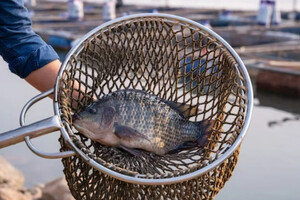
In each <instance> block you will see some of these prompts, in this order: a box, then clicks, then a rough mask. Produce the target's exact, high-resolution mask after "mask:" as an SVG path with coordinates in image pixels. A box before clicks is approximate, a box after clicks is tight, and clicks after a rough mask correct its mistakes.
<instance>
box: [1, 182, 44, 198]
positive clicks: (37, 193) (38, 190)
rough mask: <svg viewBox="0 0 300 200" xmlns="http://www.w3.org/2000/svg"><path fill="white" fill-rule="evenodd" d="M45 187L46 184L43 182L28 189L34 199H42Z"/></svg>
mask: <svg viewBox="0 0 300 200" xmlns="http://www.w3.org/2000/svg"><path fill="white" fill-rule="evenodd" d="M44 187H45V186H44V185H43V184H39V185H36V186H34V187H32V188H30V189H28V192H29V193H30V194H31V196H32V199H33V200H41V198H42V196H43V189H44ZM0 200H1V199H0Z"/></svg>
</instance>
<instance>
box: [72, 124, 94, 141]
mask: <svg viewBox="0 0 300 200" xmlns="http://www.w3.org/2000/svg"><path fill="white" fill-rule="evenodd" d="M73 126H74V127H75V128H76V130H77V131H79V133H81V134H83V135H85V136H86V137H88V138H90V139H94V138H95V134H94V133H93V132H92V131H90V130H88V129H87V128H85V127H83V126H81V125H79V124H77V123H73Z"/></svg>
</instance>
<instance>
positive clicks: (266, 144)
mask: <svg viewBox="0 0 300 200" xmlns="http://www.w3.org/2000/svg"><path fill="white" fill-rule="evenodd" d="M0 65H1V67H0V79H1V83H2V84H1V85H0V91H1V92H2V95H1V105H0V109H1V111H2V112H1V115H0V121H1V122H2V123H1V127H0V132H4V131H7V130H10V129H14V128H17V127H18V126H19V125H18V116H19V113H20V111H21V109H22V107H23V105H24V104H25V103H26V102H27V101H28V100H29V99H30V98H31V97H33V96H35V95H37V94H38V92H37V91H36V90H35V89H33V88H32V87H31V86H30V85H28V84H27V83H25V81H23V80H21V79H19V78H18V77H16V76H14V75H12V74H11V73H10V72H9V70H8V68H7V64H6V63H5V62H4V61H2V60H0ZM256 96H257V98H256V99H255V106H254V112H253V117H252V121H251V124H250V127H249V130H248V132H247V136H246V138H245V140H244V142H243V145H242V148H241V153H240V157H239V162H238V164H237V166H236V169H235V171H234V173H233V177H232V178H231V179H230V180H229V181H228V182H227V183H226V185H225V187H224V188H223V189H222V190H221V191H220V193H219V195H218V196H217V197H216V200H224V199H231V200H241V199H243V200H253V199H256V200H266V199H272V200H282V199H289V200H298V199H300V191H299V186H300V173H299V170H300V159H299V158H300V151H299V141H300V132H299V129H300V123H299V122H300V121H299V120H296V119H295V118H296V117H297V116H299V115H300V100H299V99H288V98H285V97H278V96H276V95H272V94H268V93H264V92H256ZM41 110H42V112H41ZM51 115H53V109H52V101H51V100H50V99H45V100H42V101H41V102H39V103H38V104H37V105H36V106H34V107H33V108H32V110H30V112H29V113H28V117H29V118H28V122H33V121H37V120H41V119H44V118H46V117H49V116H51ZM270 122H271V123H270ZM269 124H272V125H273V126H271V127H270V126H269ZM57 139H58V134H57V133H53V134H50V135H47V136H43V137H41V138H38V139H35V140H34V143H35V144H36V145H37V146H38V147H39V148H41V149H43V150H44V151H48V152H55V151H58V149H59V144H58V142H57ZM0 155H1V156H4V157H5V158H6V159H7V160H9V161H10V162H11V163H12V164H13V165H15V166H16V167H17V168H18V169H19V170H21V171H22V172H23V173H24V175H25V178H26V182H25V185H26V186H27V187H31V186H33V185H36V184H39V183H45V182H47V181H51V180H53V179H55V178H57V177H60V176H63V172H62V169H63V168H62V164H61V162H60V160H47V159H43V158H39V157H38V156H36V155H34V154H33V153H31V152H30V151H29V150H28V148H27V147H26V145H25V144H24V143H21V144H17V145H13V146H10V147H7V148H5V149H1V150H0Z"/></svg>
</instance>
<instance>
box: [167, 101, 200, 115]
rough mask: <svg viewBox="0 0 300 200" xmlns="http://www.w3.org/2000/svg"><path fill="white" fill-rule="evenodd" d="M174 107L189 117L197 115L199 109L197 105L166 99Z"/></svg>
mask: <svg viewBox="0 0 300 200" xmlns="http://www.w3.org/2000/svg"><path fill="white" fill-rule="evenodd" d="M164 102H165V103H166V104H168V105H169V106H170V107H171V108H172V109H174V110H176V111H177V112H178V113H179V114H180V115H181V116H182V117H184V118H186V119H188V118H190V117H193V116H196V115H197V111H198V106H197V105H194V106H192V105H190V104H185V103H178V102H174V101H167V100H164Z"/></svg>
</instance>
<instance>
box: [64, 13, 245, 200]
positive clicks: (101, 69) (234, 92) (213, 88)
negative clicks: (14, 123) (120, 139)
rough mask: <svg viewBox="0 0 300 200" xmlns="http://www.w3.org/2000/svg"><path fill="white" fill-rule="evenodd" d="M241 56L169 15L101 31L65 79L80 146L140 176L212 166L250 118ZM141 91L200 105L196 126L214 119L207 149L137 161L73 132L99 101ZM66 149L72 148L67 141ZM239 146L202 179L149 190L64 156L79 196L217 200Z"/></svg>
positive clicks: (67, 116)
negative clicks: (121, 91)
mask: <svg viewBox="0 0 300 200" xmlns="http://www.w3.org/2000/svg"><path fill="white" fill-rule="evenodd" d="M240 71H241V69H240V66H239V64H238V63H237V61H236V59H235V58H234V57H233V56H232V55H231V54H230V53H229V52H228V50H227V49H226V47H225V46H224V45H223V44H222V43H221V42H220V41H218V40H217V39H216V38H215V37H214V36H212V35H210V34H209V33H208V32H206V31H204V30H203V29H201V28H200V27H198V26H195V25H192V24H189V23H187V22H183V21H180V20H175V19H173V18H168V17H138V18H135V19H131V20H124V21H119V22H116V23H114V24H110V25H108V26H107V27H104V28H102V29H100V30H99V31H97V32H95V33H94V34H93V35H91V36H90V37H89V38H87V39H86V40H85V41H83V42H82V43H81V45H80V46H79V48H77V50H76V51H75V52H74V54H73V55H72V56H71V57H70V59H69V60H68V63H67V65H66V67H65V69H64V72H63V75H62V76H61V78H60V81H59V88H60V89H59V90H60V91H59V98H58V100H59V111H60V114H61V119H62V121H63V123H64V125H65V128H66V130H67V131H68V135H69V137H70V138H71V140H72V142H73V143H74V144H75V145H76V147H77V148H79V149H80V150H81V151H82V152H83V153H84V154H86V155H87V156H88V157H89V158H90V159H91V160H93V161H94V162H96V163H98V164H100V165H102V166H105V167H107V168H109V169H111V170H113V171H116V172H118V173H122V174H125V175H128V176H132V177H136V178H147V179H163V178H172V177H177V176H182V175H185V174H188V173H191V172H194V171H196V170H199V169H202V168H203V167H206V166H209V165H210V164H211V163H212V162H214V161H216V160H217V159H218V158H219V157H220V156H222V155H223V154H224V153H225V152H226V151H227V150H228V148H229V147H230V146H231V145H232V144H233V142H234V141H235V140H236V138H237V137H238V136H239V134H240V132H241V129H242V127H243V124H244V120H245V118H246V110H247V92H248V91H247V87H246V82H245V79H244V77H243V76H242V73H241V72H240ZM127 88H130V89H141V90H144V91H146V92H149V93H152V94H155V95H157V96H159V97H161V98H163V99H166V100H169V101H173V102H180V103H184V104H186V105H189V109H187V110H186V112H189V111H190V109H191V108H196V111H197V112H196V114H195V113H194V114H190V115H189V120H190V121H201V120H205V119H208V120H212V119H213V120H214V127H213V132H212V134H211V136H210V138H209V142H208V144H207V145H206V147H205V148H199V147H195V148H191V149H188V150H184V151H181V152H178V153H175V154H166V155H164V156H158V155H156V154H153V153H150V152H143V154H142V156H139V157H137V156H132V155H130V154H129V153H127V152H125V151H122V150H120V149H118V148H112V147H107V146H103V145H101V144H99V143H96V142H93V141H91V140H90V139H88V138H86V137H84V136H83V135H81V134H80V133H78V132H77V131H76V129H74V127H72V114H73V113H75V112H77V111H79V110H80V109H81V108H83V107H85V106H87V105H89V104H90V103H91V102H92V101H93V98H95V97H97V98H101V97H102V96H103V95H105V94H107V93H109V92H113V91H116V90H119V89H127ZM61 145H62V148H61V150H62V151H64V150H68V149H69V148H70V147H69V146H68V145H67V144H66V143H65V142H64V140H63V139H61ZM238 154H239V148H238V149H237V150H236V151H235V152H234V153H233V154H232V155H231V156H230V157H229V158H228V159H227V160H225V161H224V162H223V163H222V164H221V165H219V166H218V167H217V168H215V169H213V170H211V171H209V172H207V173H206V174H204V175H202V176H200V177H197V178H195V179H192V180H189V181H185V182H182V183H177V184H171V185H157V186H146V185H138V184H131V183H126V182H123V181H120V180H117V179H115V178H112V177H110V176H107V175H105V174H103V173H101V172H99V171H98V170H96V169H95V168H93V167H91V166H90V165H89V164H87V163H86V162H85V161H84V160H83V159H82V158H81V157H78V156H73V157H69V158H64V159H63V161H62V162H63V165H64V173H65V176H66V180H67V182H68V184H69V187H70V190H71V193H72V194H73V196H74V197H75V198H76V199H80V200H81V199H114V200H115V199H213V197H214V196H215V195H216V194H217V193H218V192H219V190H220V189H221V188H222V187H223V186H224V184H225V182H226V181H227V180H228V179H229V178H230V176H231V174H232V172H233V170H234V167H235V165H236V163H237V160H238Z"/></svg>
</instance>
